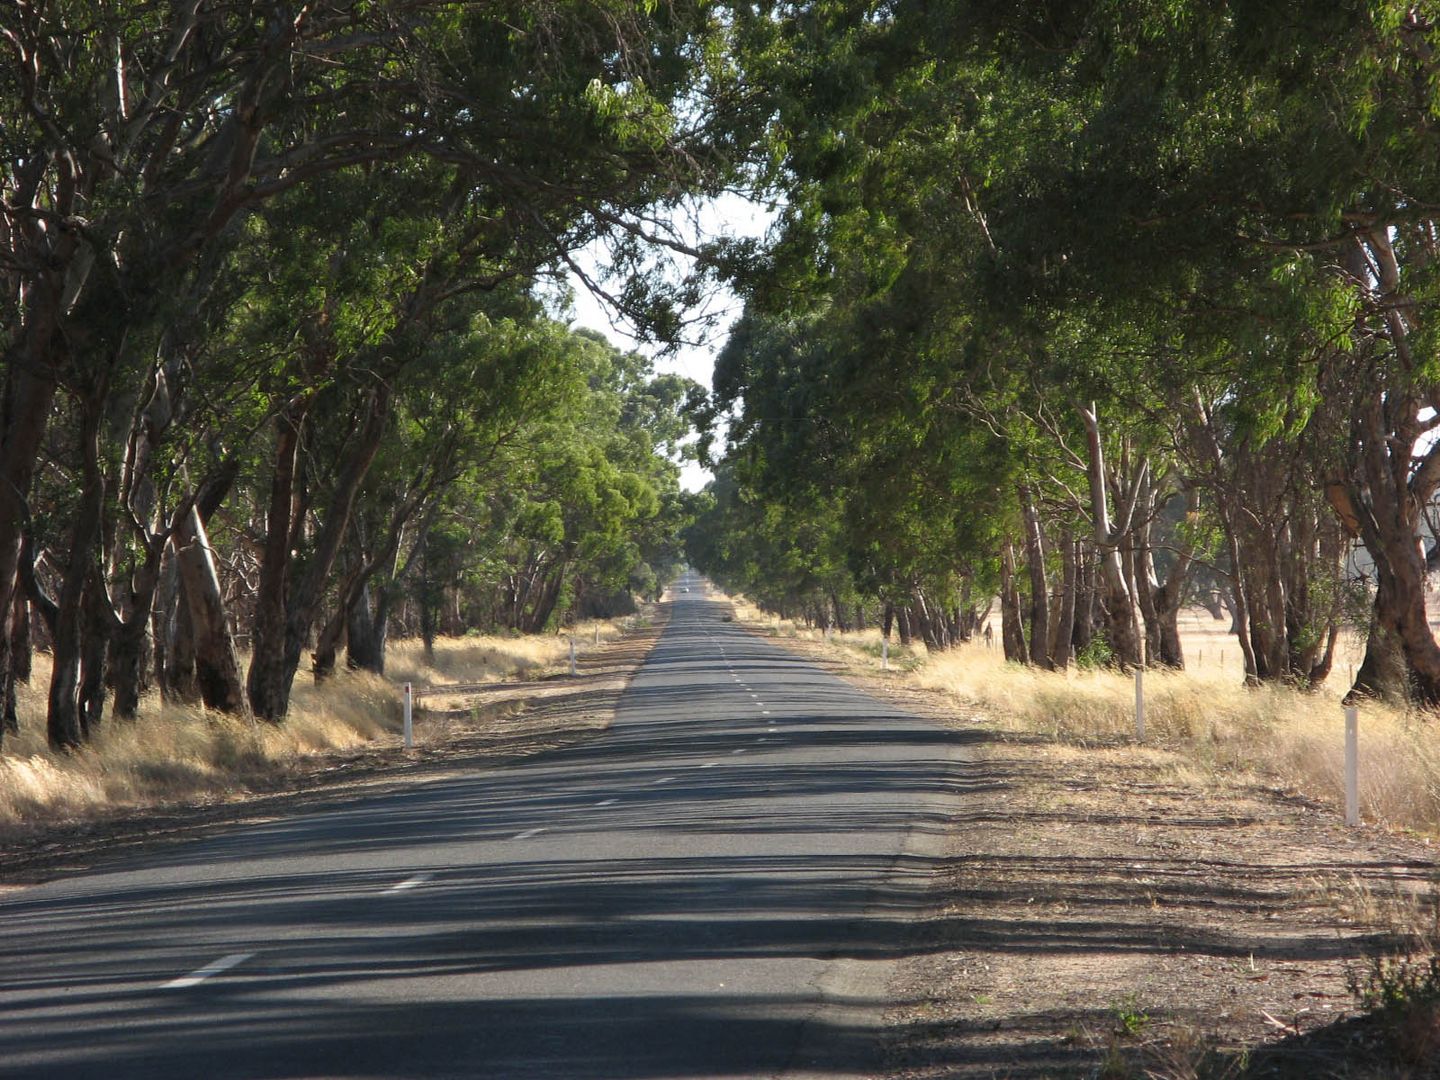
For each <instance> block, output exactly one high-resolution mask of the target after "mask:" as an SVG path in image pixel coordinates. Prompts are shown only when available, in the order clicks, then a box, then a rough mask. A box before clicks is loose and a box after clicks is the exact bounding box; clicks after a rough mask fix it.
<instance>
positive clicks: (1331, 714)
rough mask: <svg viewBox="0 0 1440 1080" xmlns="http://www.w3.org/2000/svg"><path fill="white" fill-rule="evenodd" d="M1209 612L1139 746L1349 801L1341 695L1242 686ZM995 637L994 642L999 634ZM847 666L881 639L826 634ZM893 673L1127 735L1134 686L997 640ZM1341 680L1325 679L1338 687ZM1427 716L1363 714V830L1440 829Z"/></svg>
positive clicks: (897, 658)
mask: <svg viewBox="0 0 1440 1080" xmlns="http://www.w3.org/2000/svg"><path fill="white" fill-rule="evenodd" d="M736 617H737V618H738V619H740V620H742V621H746V622H750V623H752V624H753V625H757V627H762V628H766V629H768V630H769V631H770V632H771V633H773V634H778V635H780V636H793V637H801V638H808V639H810V640H819V639H821V638H822V637H823V636H824V635H823V634H822V633H821V632H820V631H816V630H809V629H804V628H798V627H796V626H794V625H793V624H791V623H788V622H782V621H780V620H777V619H775V618H774V616H770V615H766V614H764V613H762V612H759V611H758V610H757V609H755V608H754V607H752V606H751V605H749V604H747V603H745V602H744V601H739V602H737V603H736ZM1224 626H1225V624H1221V623H1216V622H1215V621H1214V620H1212V619H1210V617H1209V615H1208V614H1205V613H1203V612H1200V613H1190V614H1189V616H1188V618H1187V620H1186V625H1185V626H1184V633H1185V639H1186V640H1185V646H1186V654H1187V657H1189V658H1190V662H1191V664H1192V665H1194V666H1193V667H1192V668H1191V669H1190V670H1187V671H1183V672H1163V671H1148V672H1146V673H1145V702H1146V705H1145V726H1146V737H1147V741H1150V742H1153V743H1155V744H1158V745H1160V746H1163V747H1165V748H1166V749H1169V750H1173V751H1176V752H1177V754H1178V756H1177V758H1176V763H1175V765H1174V768H1175V769H1176V770H1177V771H1183V772H1190V773H1198V774H1200V776H1201V777H1209V778H1218V777H1221V776H1229V775H1233V774H1234V773H1235V772H1236V771H1237V770H1239V771H1244V772H1247V773H1251V774H1259V775H1261V776H1264V777H1266V778H1267V779H1268V780H1269V781H1270V782H1271V783H1274V784H1276V785H1279V786H1281V787H1284V788H1285V789H1287V790H1291V791H1295V792H1298V793H1303V794H1305V795H1307V796H1309V797H1312V798H1316V799H1321V800H1325V801H1329V802H1332V803H1333V802H1339V801H1340V800H1343V797H1344V795H1343V792H1344V780H1343V775H1344V773H1343V769H1344V720H1343V714H1342V711H1341V706H1340V697H1339V692H1338V691H1337V690H1334V689H1330V688H1328V687H1322V688H1320V689H1318V690H1316V691H1314V692H1313V693H1302V692H1299V691H1296V690H1292V689H1288V688H1283V687H1265V688H1261V689H1258V690H1256V689H1246V688H1245V687H1244V686H1243V684H1242V675H1243V670H1244V669H1243V666H1242V661H1241V657H1240V651H1239V647H1238V646H1237V645H1236V644H1235V641H1234V639H1233V637H1230V636H1229V635H1228V634H1226V633H1225V632H1224ZM997 637H998V634H997ZM831 646H832V648H834V649H836V650H837V651H839V652H840V653H842V654H843V655H845V656H846V657H847V659H848V660H849V661H850V662H851V663H853V664H857V665H859V666H861V667H870V668H878V667H879V663H880V661H879V655H880V634H879V631H878V630H868V631H863V632H858V633H849V634H840V633H837V634H834V635H833V637H832V641H831ZM1358 647H1359V646H1358V643H1354V642H1345V643H1343V644H1342V647H1341V650H1340V654H1339V656H1338V658H1337V664H1336V666H1337V668H1339V669H1340V670H1339V675H1340V680H1343V679H1345V676H1346V674H1347V671H1346V670H1345V669H1347V668H1348V667H1349V666H1350V665H1351V664H1353V663H1354V662H1355V660H1356V658H1357V657H1358V653H1357V650H1358ZM890 658H891V667H892V669H894V670H896V671H897V672H899V673H900V674H898V675H897V677H899V678H904V679H906V680H907V681H908V682H910V683H911V684H912V685H914V686H916V687H919V688H923V689H927V690H930V691H932V692H935V693H939V694H942V695H944V696H946V697H948V698H950V699H951V700H952V701H954V702H955V703H956V704H957V705H958V706H960V707H961V708H965V709H970V710H972V711H976V712H983V713H984V714H985V715H986V716H987V717H990V718H992V719H993V720H995V721H996V722H998V723H999V724H1000V725H1002V726H1003V727H1006V728H1009V729H1011V730H1015V731H1025V732H1033V733H1037V734H1042V735H1046V736H1049V737H1051V738H1054V739H1056V740H1058V741H1060V742H1063V743H1069V744H1073V745H1080V746H1099V745H1105V746H1109V747H1115V746H1117V745H1124V744H1125V743H1126V742H1127V741H1128V740H1132V739H1133V738H1134V733H1135V683H1134V679H1133V677H1132V676H1129V675H1121V674H1118V673H1115V672H1112V671H1078V670H1076V669H1074V668H1072V669H1070V670H1069V671H1065V672H1058V673H1057V672H1045V671H1039V670H1036V669H1033V668H1027V667H1023V666H1021V665H1018V664H1007V663H1006V662H1005V661H1004V659H1003V657H1002V655H1001V652H1000V649H999V645H998V642H997V643H996V645H995V646H994V647H986V646H985V645H984V644H982V643H979V642H975V643H972V644H967V645H962V646H960V647H959V648H956V649H953V650H950V651H948V652H945V653H940V654H936V655H934V656H930V655H927V654H926V652H925V649H924V647H923V646H916V647H914V648H912V649H901V648H899V647H898V646H892V649H891V653H890ZM1340 680H1337V679H1334V678H1332V680H1331V682H1332V683H1334V684H1336V685H1337V686H1338V685H1341V682H1340ZM1437 723H1440V721H1436V720H1435V719H1434V718H1432V717H1428V716H1423V715H1417V714H1414V713H1406V712H1403V711H1400V710H1397V709H1392V708H1388V707H1386V706H1383V705H1379V704H1367V705H1365V706H1362V707H1361V709H1360V752H1361V765H1360V805H1361V812H1362V814H1363V815H1364V817H1365V818H1366V820H1368V821H1373V822H1377V823H1380V824H1383V825H1386V826H1389V827H1392V828H1409V829H1414V830H1417V831H1420V832H1424V833H1440V739H1437V738H1436V737H1435V725H1436V724H1437Z"/></svg>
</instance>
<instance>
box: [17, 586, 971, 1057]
mask: <svg viewBox="0 0 1440 1080" xmlns="http://www.w3.org/2000/svg"><path fill="white" fill-rule="evenodd" d="M681 588H682V589H688V590H689V591H678V590H677V592H676V595H675V600H674V602H673V607H672V614H671V618H670V622H669V625H668V627H667V628H666V630H665V632H664V634H663V635H662V636H661V638H660V640H659V642H658V644H657V645H656V646H655V648H654V650H653V651H652V653H651V654H650V657H649V659H648V660H647V661H646V663H645V665H644V666H643V668H641V670H640V671H639V672H638V673H637V674H636V676H635V678H634V680H633V682H632V684H631V686H630V688H629V689H628V690H627V691H626V692H625V695H624V696H623V698H622V699H621V703H620V707H619V711H618V714H617V716H616V719H615V723H614V726H613V727H612V728H611V729H610V730H609V731H608V732H606V733H605V734H603V735H601V736H599V737H597V738H594V739H591V740H589V741H588V742H585V743H583V744H581V745H578V746H572V747H570V748H568V749H564V750H558V751H555V752H552V753H548V754H544V755H541V756H537V757H534V758H530V759H527V760H525V761H522V762H519V763H514V764H509V765H506V766H503V767H486V766H484V765H481V766H480V767H477V768H475V769H474V770H473V771H469V772H466V773H465V774H464V775H463V776H460V777H458V778H457V777H455V776H454V775H453V774H451V775H450V776H448V777H447V778H445V779H439V780H433V781H430V782H426V783H417V784H415V785H414V786H412V787H409V788H407V789H406V790H404V791H403V792H400V793H393V792H392V793H388V794H383V795H372V796H368V797H366V796H356V797H354V798H352V799H347V800H345V801H344V802H343V804H341V805H338V806H336V805H333V804H332V805H331V806H329V807H327V808H326V809H324V810H320V811H312V812H308V813H298V814H297V815H296V816H293V817H287V818H285V819H283V820H281V821H277V822H274V823H269V824H263V825H254V826H249V827H243V828H233V829H230V830H228V831H225V832H222V833H219V834H217V835H214V836H212V837H211V838H209V839H205V840H200V841H196V842H193V843H190V844H186V845H182V846H178V847H174V848H170V849H167V850H164V851H160V852H156V853H152V854H150V855H148V856H143V857H137V858H134V859H131V860H128V861H126V862H124V863H121V862H119V861H118V860H117V861H116V862H113V863H110V864H108V865H106V866H103V867H102V868H99V869H96V870H93V871H91V872H89V873H86V874H82V875H75V876H67V877H64V878H61V879H59V880H56V881H53V882H51V883H49V884H46V885H40V886H35V887H32V888H27V889H21V890H18V891H16V892H14V893H12V894H10V895H9V896H8V897H6V898H5V899H4V900H0V1076H4V1077H66V1078H72V1077H74V1078H79V1077H104V1078H106V1080H122V1078H128V1077H136V1078H139V1077H144V1078H147V1080H153V1078H156V1077H217V1078H218V1077H246V1078H251V1077H265V1078H278V1077H411V1076H414V1077H422V1076H423V1077H436V1076H454V1077H487V1078H488V1077H495V1078H510V1077H546V1078H553V1080H600V1078H647V1080H648V1078H657V1077H705V1078H721V1077H747V1078H748V1077H786V1078H792V1080H793V1078H800V1077H816V1078H818V1077H827V1078H831V1077H861V1076H869V1075H873V1073H874V1072H875V1071H876V1070H877V1069H878V1068H880V1063H879V1061H878V1060H877V1051H878V1048H879V1045H880V1035H881V1028H882V1012H883V1010H884V1007H885V1004H886V1001H885V994H884V989H885V984H886V981H887V978H888V976H889V975H890V973H891V970H892V967H893V964H894V963H895V961H896V960H897V959H898V958H900V957H902V956H903V955H904V954H905V952H906V950H907V945H908V943H911V942H913V941H914V930H913V927H914V922H915V920H916V919H917V918H918V917H919V916H920V914H921V913H922V912H923V910H924V907H925V903H926V891H925V886H926V883H927V880H928V879H929V877H930V875H931V871H932V869H933V865H934V864H933V861H932V857H931V856H932V854H933V852H935V851H938V849H939V841H940V839H941V837H942V835H943V832H944V830H945V829H946V828H947V822H948V820H949V819H950V817H951V816H952V807H953V805H954V804H953V800H954V799H955V797H956V795H957V793H958V792H959V790H960V789H961V787H962V786H963V785H965V784H967V783H969V782H971V781H972V777H971V775H970V770H969V769H968V767H967V765H966V763H965V753H964V750H963V737H962V736H961V735H960V734H958V733H956V732H954V731H950V730H947V729H945V728H942V727H940V726H938V725H935V724H932V723H929V722H926V721H923V720H920V719H916V718H915V717H913V716H909V715H905V714H903V713H898V712H897V711H896V710H895V709H894V708H893V707H889V706H887V705H885V704H883V703H881V702H879V701H877V700H876V699H875V698H873V697H870V696H867V695H866V694H864V693H862V692H860V691H858V690H856V689H854V688H852V687H850V686H849V685H847V684H845V683H843V682H841V681H839V680H838V679H835V678H833V677H831V676H829V675H827V674H825V673H823V672H821V671H820V670H818V669H817V668H815V667H814V666H812V665H810V664H808V663H806V662H804V661H803V660H801V659H799V658H797V657H796V656H795V655H794V654H792V653H790V652H787V651H786V650H784V649H782V648H780V647H779V646H776V645H773V644H771V643H769V642H767V641H764V640H763V639H760V638H758V637H756V636H754V635H753V634H751V633H749V632H747V631H745V630H743V629H741V628H739V627H737V626H735V625H733V624H731V623H728V622H725V621H724V620H723V618H722V612H723V611H724V610H725V609H724V608H723V607H722V605H721V604H719V603H716V602H715V601H712V600H709V599H707V598H706V597H705V596H704V595H703V585H702V584H701V583H700V582H699V580H698V579H695V578H693V577H692V578H687V579H686V580H684V581H682V582H681Z"/></svg>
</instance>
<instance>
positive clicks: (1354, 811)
mask: <svg viewBox="0 0 1440 1080" xmlns="http://www.w3.org/2000/svg"><path fill="white" fill-rule="evenodd" d="M1345 824H1346V825H1359V824H1360V710H1359V709H1357V708H1356V707H1355V706H1354V705H1347V706H1346V707H1345Z"/></svg>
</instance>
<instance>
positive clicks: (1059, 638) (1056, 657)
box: [1050, 529, 1080, 671]
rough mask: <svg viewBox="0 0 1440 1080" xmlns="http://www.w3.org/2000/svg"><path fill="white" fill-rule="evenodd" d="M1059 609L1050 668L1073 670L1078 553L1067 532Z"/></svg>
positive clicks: (1063, 541)
mask: <svg viewBox="0 0 1440 1080" xmlns="http://www.w3.org/2000/svg"><path fill="white" fill-rule="evenodd" d="M1060 552H1061V556H1062V560H1061V568H1060V609H1059V611H1058V612H1057V613H1056V617H1055V623H1054V626H1052V627H1051V631H1050V665H1051V667H1052V669H1053V670H1055V671H1064V670H1065V669H1066V668H1067V667H1069V666H1070V658H1071V654H1072V650H1073V642H1074V639H1075V591H1076V589H1077V587H1078V585H1079V572H1080V568H1079V565H1078V564H1079V558H1080V557H1079V550H1078V548H1077V547H1076V544H1075V538H1074V536H1072V535H1071V533H1070V530H1069V529H1066V530H1065V532H1064V534H1063V535H1062V536H1061V540H1060Z"/></svg>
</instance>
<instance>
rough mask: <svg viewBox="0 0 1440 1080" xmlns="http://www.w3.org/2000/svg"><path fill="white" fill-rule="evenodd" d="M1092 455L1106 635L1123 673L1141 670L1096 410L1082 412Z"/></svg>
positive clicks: (1136, 629)
mask: <svg viewBox="0 0 1440 1080" xmlns="http://www.w3.org/2000/svg"><path fill="white" fill-rule="evenodd" d="M1080 415H1081V417H1082V418H1083V419H1084V421H1085V431H1086V435H1087V436H1088V442H1089V451H1090V462H1089V465H1090V513H1091V518H1092V521H1093V523H1094V528H1095V547H1096V549H1097V550H1098V551H1099V554H1100V580H1101V585H1102V587H1103V590H1104V602H1105V615H1106V632H1107V637H1108V638H1109V641H1110V647H1111V649H1113V650H1114V653H1115V661H1116V662H1117V663H1118V664H1119V665H1120V667H1121V668H1122V669H1123V670H1128V669H1130V668H1134V667H1139V666H1140V664H1141V662H1142V661H1141V656H1140V623H1139V620H1138V618H1137V616H1136V612H1135V597H1134V595H1133V594H1132V592H1131V591H1130V587H1129V585H1128V584H1127V583H1126V580H1125V567H1124V565H1123V564H1122V562H1121V559H1120V547H1119V545H1120V540H1121V537H1120V536H1118V535H1116V534H1115V532H1114V530H1113V529H1112V526H1111V523H1110V508H1109V503H1108V501H1107V497H1106V493H1105V479H1106V478H1105V453H1104V448H1103V446H1102V444H1101V441H1100V422H1099V418H1098V417H1097V415H1096V413H1095V411H1094V409H1093V408H1091V409H1083V408H1082V409H1081V410H1080Z"/></svg>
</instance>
